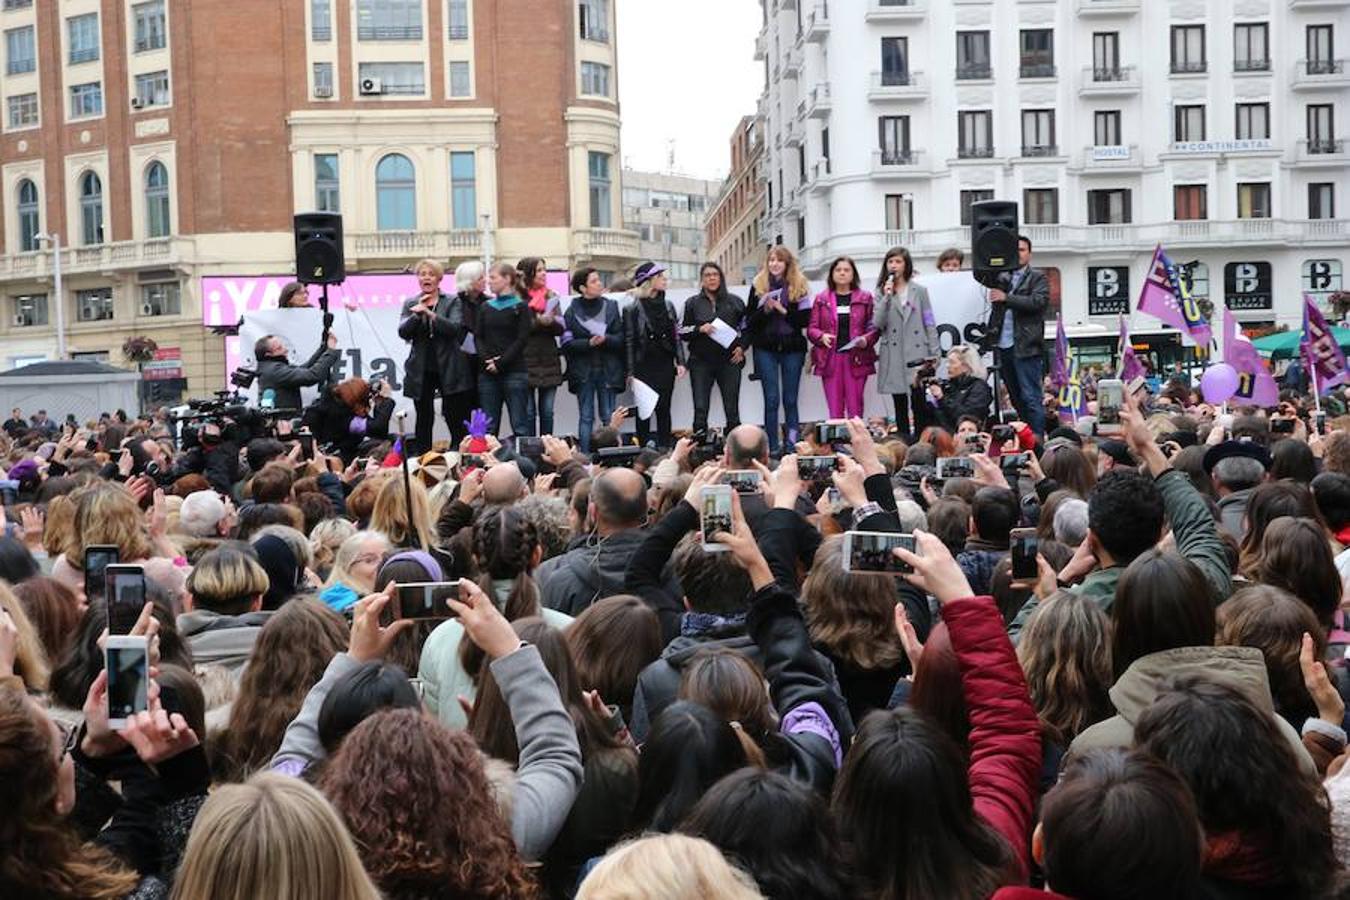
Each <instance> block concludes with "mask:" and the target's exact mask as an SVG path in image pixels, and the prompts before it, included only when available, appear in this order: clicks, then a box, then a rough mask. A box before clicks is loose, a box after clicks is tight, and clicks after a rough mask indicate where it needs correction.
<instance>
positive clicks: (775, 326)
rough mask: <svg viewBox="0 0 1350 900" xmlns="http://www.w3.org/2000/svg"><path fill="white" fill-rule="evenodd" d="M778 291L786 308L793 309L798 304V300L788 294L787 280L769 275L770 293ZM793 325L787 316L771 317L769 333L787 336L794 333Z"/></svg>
mask: <svg viewBox="0 0 1350 900" xmlns="http://www.w3.org/2000/svg"><path fill="white" fill-rule="evenodd" d="M774 291H777V292H778V297H777V300H778V302H779V303H781V304H783V308H784V309H788V310H791V309H793V308H794V307H796V305H797V301H795V300H793V299H792V298H791V297H789V296H788V288H787V282H785V281H783V280H782V279H781V278H774V277H773V276H772V275H770V276H769V294H772V293H773V292H774ZM793 330H794V329H793V327H792V325H791V323H789V322H788V318H787V316H773V317H772V318H770V319H769V335H770V336H771V337H775V338H786V337H789V336H791V335H792V332H793Z"/></svg>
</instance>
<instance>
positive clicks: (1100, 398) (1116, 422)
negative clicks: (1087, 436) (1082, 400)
mask: <svg viewBox="0 0 1350 900" xmlns="http://www.w3.org/2000/svg"><path fill="white" fill-rule="evenodd" d="M1124 405H1125V385H1123V384H1122V383H1121V382H1120V381H1118V380H1116V379H1113V378H1107V379H1103V380H1102V381H1099V382H1097V424H1098V425H1099V426H1101V427H1100V428H1099V429H1098V430H1099V431H1101V432H1102V433H1103V434H1118V433H1119V432H1120V408H1121V407H1122V406H1124Z"/></svg>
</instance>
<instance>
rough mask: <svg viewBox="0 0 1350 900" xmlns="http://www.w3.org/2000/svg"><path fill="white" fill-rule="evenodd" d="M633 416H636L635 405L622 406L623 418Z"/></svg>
mask: <svg viewBox="0 0 1350 900" xmlns="http://www.w3.org/2000/svg"><path fill="white" fill-rule="evenodd" d="M635 416H637V407H636V406H625V407H624V408H623V417H624V418H625V419H632V418H634V417H635Z"/></svg>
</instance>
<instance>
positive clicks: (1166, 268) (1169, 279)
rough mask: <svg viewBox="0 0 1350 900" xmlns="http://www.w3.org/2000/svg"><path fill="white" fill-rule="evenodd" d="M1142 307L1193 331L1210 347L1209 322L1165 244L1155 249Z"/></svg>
mask: <svg viewBox="0 0 1350 900" xmlns="http://www.w3.org/2000/svg"><path fill="white" fill-rule="evenodd" d="M1139 311H1140V312H1143V313H1148V314H1149V315H1150V316H1153V317H1155V318H1157V319H1161V320H1162V321H1163V322H1166V323H1167V324H1168V325H1171V326H1172V327H1174V328H1177V329H1179V330H1180V331H1182V332H1184V333H1185V334H1188V335H1190V338H1191V340H1193V341H1195V343H1196V344H1197V345H1198V346H1201V347H1208V346H1209V342H1210V340H1211V339H1212V337H1213V333H1212V332H1211V330H1210V327H1209V322H1207V321H1205V317H1204V315H1203V314H1201V312H1200V307H1199V306H1198V305H1196V302H1195V301H1194V300H1192V299H1191V296H1190V288H1189V287H1188V286H1187V285H1186V284H1185V283H1184V282H1183V281H1182V280H1181V279H1180V278H1179V277H1178V275H1177V267H1176V266H1174V265H1173V264H1172V261H1171V260H1170V259H1168V258H1167V254H1166V253H1164V252H1163V248H1162V244H1159V245H1158V247H1157V249H1155V250H1154V251H1153V265H1151V266H1150V267H1149V272H1148V277H1147V278H1145V279H1144V289H1143V290H1142V291H1141V292H1140V294H1139Z"/></svg>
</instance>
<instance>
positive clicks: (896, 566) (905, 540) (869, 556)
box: [844, 531, 919, 575]
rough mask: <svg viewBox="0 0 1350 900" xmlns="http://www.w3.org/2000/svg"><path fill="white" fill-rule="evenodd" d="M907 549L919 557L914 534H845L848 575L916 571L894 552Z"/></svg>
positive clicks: (872, 532)
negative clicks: (899, 548) (901, 548)
mask: <svg viewBox="0 0 1350 900" xmlns="http://www.w3.org/2000/svg"><path fill="white" fill-rule="evenodd" d="M896 547H904V548H905V549H906V550H908V551H909V552H910V553H918V552H919V551H918V544H917V543H916V542H915V540H914V535H912V534H895V533H891V532H880V531H846V532H844V571H845V572H849V573H852V574H854V575H904V574H906V573H907V572H913V571H914V568H913V567H912V566H910V565H909V564H907V563H905V562H902V561H901V559H900V557H898V556H896V555H895V554H894V553H892V552H891V551H892V550H894V549H895V548H896Z"/></svg>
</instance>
